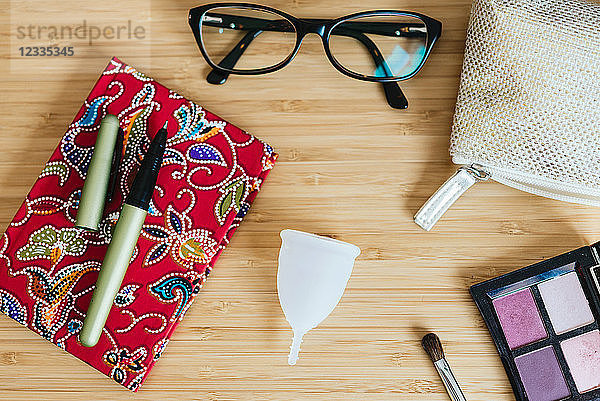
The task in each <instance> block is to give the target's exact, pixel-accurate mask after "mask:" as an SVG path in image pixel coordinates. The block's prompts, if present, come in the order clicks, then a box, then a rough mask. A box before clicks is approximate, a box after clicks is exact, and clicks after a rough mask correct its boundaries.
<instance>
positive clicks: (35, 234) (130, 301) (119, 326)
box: [0, 59, 277, 391]
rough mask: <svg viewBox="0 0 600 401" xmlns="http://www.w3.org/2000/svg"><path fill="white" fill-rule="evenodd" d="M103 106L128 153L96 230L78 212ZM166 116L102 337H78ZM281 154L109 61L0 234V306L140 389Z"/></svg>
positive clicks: (77, 355) (126, 385) (114, 375)
mask: <svg viewBox="0 0 600 401" xmlns="http://www.w3.org/2000/svg"><path fill="white" fill-rule="evenodd" d="M107 113H110V114H114V115H117V116H118V118H119V122H120V126H121V128H123V131H124V132H125V140H124V142H125V143H124V147H123V153H122V155H123V162H122V164H121V167H120V171H119V176H120V179H119V181H118V186H117V187H118V188H117V194H116V195H115V196H114V199H113V200H112V202H111V203H110V204H108V205H107V207H106V211H105V217H104V219H103V220H102V222H101V223H100V227H99V228H100V229H99V231H98V232H95V233H92V232H86V231H82V230H79V229H77V228H75V227H74V222H75V216H76V214H77V208H78V206H79V200H80V197H81V188H82V187H83V183H84V180H85V176H86V174H87V169H88V166H89V162H90V159H91V156H92V154H93V147H94V143H95V140H96V135H97V133H98V129H99V125H100V121H101V120H102V118H103V117H104V116H105V115H106V114H107ZM165 120H168V122H169V125H168V126H169V128H168V131H169V139H168V148H167V151H166V154H165V159H164V162H163V168H162V169H161V171H160V174H159V177H158V182H157V186H156V190H155V192H154V196H153V199H152V202H151V206H150V210H149V213H148V216H147V218H146V221H145V223H144V226H143V230H142V233H141V235H140V238H139V240H138V243H137V246H136V249H135V251H134V254H133V257H132V261H131V265H130V266H129V269H128V271H127V274H126V276H125V280H124V281H123V285H122V287H121V290H120V291H119V293H118V294H117V297H116V299H115V302H114V305H113V308H112V310H111V312H110V315H109V317H108V321H107V325H106V327H105V329H104V331H103V334H102V336H101V338H100V342H99V343H98V345H97V346H95V347H93V348H85V347H83V346H82V345H81V344H80V343H79V342H78V341H77V336H78V333H79V331H80V330H81V326H82V324H83V320H84V318H85V313H86V311H87V308H88V305H89V302H90V299H91V295H92V291H93V288H94V283H95V281H96V278H97V275H98V271H99V269H100V266H101V264H102V259H103V257H104V254H105V252H106V247H107V245H108V244H109V243H110V238H111V235H112V230H113V228H114V225H115V224H116V221H117V219H118V217H119V211H120V207H121V204H122V202H123V200H124V199H125V197H126V195H127V192H128V188H129V186H130V184H131V180H132V179H133V177H134V176H135V172H136V171H137V169H138V167H139V166H140V162H141V160H142V159H143V156H144V154H145V152H146V149H147V147H148V145H149V143H150V140H151V137H152V136H153V135H154V133H156V132H157V131H158V129H159V128H160V127H162V126H163V124H164V122H165ZM276 158H277V155H276V154H275V153H274V152H273V149H272V148H271V147H270V146H269V145H267V144H265V143H263V142H261V141H260V140H258V139H257V138H255V137H253V136H251V135H250V134H248V133H246V132H244V131H242V130H240V129H239V128H237V127H235V126H233V125H231V124H228V123H227V122H225V121H223V120H221V119H220V118H218V117H217V116H215V115H213V114H211V113H210V112H208V111H206V110H204V109H203V108H202V107H200V106H198V105H197V104H195V103H192V102H190V101H188V100H187V99H185V98H184V97H182V96H180V95H178V94H176V93H174V92H172V91H169V90H168V89H166V88H165V87H163V86H161V85H160V84H158V83H157V82H155V81H154V80H152V79H151V78H149V77H147V76H146V75H144V74H142V73H140V72H138V71H136V70H135V69H133V68H132V67H130V66H128V65H126V64H124V63H122V62H121V61H119V60H118V59H113V60H111V62H110V63H109V65H108V67H107V68H106V69H105V71H104V72H103V74H102V76H101V78H100V80H99V81H98V82H97V84H96V86H95V87H94V88H93V90H92V92H91V94H90V95H89V97H88V99H87V100H86V102H85V104H84V105H83V107H82V108H81V110H80V111H79V113H78V114H77V116H76V117H75V119H74V121H73V123H72V124H71V125H70V126H69V127H68V130H67V133H66V134H65V136H64V137H63V139H62V141H61V143H60V144H59V146H58V148H57V149H56V151H55V152H54V154H53V155H52V157H51V158H50V160H49V161H48V163H47V164H46V166H45V167H44V169H43V170H42V173H41V174H40V177H39V179H38V180H37V182H36V183H35V185H34V186H33V188H32V189H31V192H30V193H29V195H28V196H27V198H26V199H25V201H24V202H23V204H22V206H21V208H20V209H19V210H18V212H17V214H16V216H15V217H14V220H13V221H12V223H11V224H10V226H9V228H8V229H7V231H6V232H5V233H4V235H3V236H2V238H1V239H0V301H1V302H0V311H1V312H3V313H4V314H6V315H7V316H9V317H10V318H12V319H14V320H15V321H17V322H18V323H20V324H22V325H25V326H27V327H28V328H29V329H31V330H32V331H34V332H36V333H38V334H39V335H40V336H42V337H43V338H45V339H47V340H48V341H51V342H53V343H54V344H56V345H57V346H59V347H61V348H63V349H64V350H66V351H67V352H70V353H71V354H73V355H74V356H76V357H78V358H80V359H81V360H83V361H85V362H87V363H88V364H90V365H91V366H93V367H94V368H96V369H98V370H99V371H100V372H102V373H104V374H105V375H107V376H109V377H110V378H112V379H113V380H115V381H116V382H117V383H119V384H121V385H123V386H125V387H127V388H129V389H130V390H133V391H136V390H137V389H138V388H139V386H140V385H141V384H142V382H143V381H144V379H145V378H146V376H147V375H148V372H149V371H150V369H151V368H152V366H153V365H154V363H156V361H157V360H158V358H159V357H160V356H161V355H162V353H163V351H164V349H165V347H166V345H167V343H168V342H169V337H170V336H171V334H172V333H173V330H174V328H175V326H176V325H177V324H178V323H179V322H180V321H181V319H182V318H183V316H184V315H185V312H186V311H187V310H188V309H189V307H190V305H191V304H192V301H193V300H194V298H195V297H196V296H197V295H198V293H199V292H200V290H201V288H202V285H203V283H204V281H205V280H206V277H207V276H208V274H209V273H210V271H211V269H212V267H213V266H214V264H215V261H216V259H217V257H218V256H219V255H220V253H221V252H222V251H223V249H224V248H225V247H226V246H227V244H228V243H229V240H230V239H231V236H232V235H233V233H234V231H235V230H236V228H237V227H238V226H239V224H240V222H241V220H242V218H243V217H244V216H245V215H246V213H247V212H248V209H249V208H250V204H251V203H252V202H253V200H254V199H255V197H256V195H257V192H258V190H259V189H260V187H261V185H262V183H263V181H264V179H265V178H266V176H267V174H268V173H269V171H270V170H271V168H272V167H273V165H274V163H275V160H276ZM40 363H43V361H40Z"/></svg>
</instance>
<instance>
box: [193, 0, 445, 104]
mask: <svg viewBox="0 0 600 401" xmlns="http://www.w3.org/2000/svg"><path fill="white" fill-rule="evenodd" d="M189 23H190V26H191V28H192V31H193V32H194V36H195V37H196V42H197V43H198V47H199V48H200V51H201V52H202V55H203V56H204V58H205V59H206V61H207V63H208V64H209V65H210V66H211V67H212V69H213V70H212V71H211V73H210V74H209V75H208V77H207V81H208V82H209V83H211V84H216V85H220V84H223V83H225V82H226V81H227V78H228V77H229V75H230V74H239V75H259V74H266V73H269V72H273V71H277V70H279V69H281V68H283V67H285V66H287V65H288V64H289V63H290V62H291V61H292V59H293V58H294V57H295V56H296V54H297V53H298V50H299V49H300V45H301V44H302V40H303V39H304V37H305V36H306V35H307V34H309V33H316V34H317V35H319V36H320V37H321V40H322V42H323V46H324V48H325V53H326V55H327V58H328V59H329V61H330V62H331V64H333V66H334V67H335V68H336V69H337V70H338V71H340V72H341V73H342V74H344V75H347V76H349V77H351V78H356V79H360V80H362V81H370V82H380V83H382V85H383V88H384V91H385V94H386V98H387V101H388V103H389V104H390V106H391V107H393V108H396V109H405V108H407V107H408V101H407V99H406V97H405V96H404V94H403V93H402V90H401V89H400V87H399V86H398V84H397V81H404V80H407V79H409V78H412V77H413V76H415V75H416V74H417V73H418V72H419V70H420V69H421V68H422V67H423V65H424V64H425V62H426V60H427V58H428V56H429V54H430V53H431V49H432V48H433V45H434V44H435V42H436V41H437V39H438V38H439V37H440V35H441V33H442V23H441V22H439V21H436V20H435V19H433V18H430V17H427V16H426V15H422V14H418V13H413V12H408V11H388V10H380V11H365V12H361V13H356V14H351V15H348V16H345V17H341V18H337V19H313V18H295V17H293V16H291V15H289V14H286V13H284V12H282V11H279V10H276V9H274V8H271V7H266V6H261V5H256V4H248V3H215V4H207V5H204V6H200V7H196V8H193V9H191V10H190V14H189ZM242 56H243V57H242Z"/></svg>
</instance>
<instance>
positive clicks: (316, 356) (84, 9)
mask: <svg viewBox="0 0 600 401" xmlns="http://www.w3.org/2000/svg"><path fill="white" fill-rule="evenodd" d="M264 3H265V4H268V5H271V6H273V7H277V8H281V9H283V10H286V11H288V12H289V13H292V14H294V15H297V16H305V17H310V16H312V17H337V16H340V15H344V14H348V13H352V12H356V11H360V10H364V9H375V8H390V9H406V10H413V11H419V12H422V13H425V14H428V15H431V16H432V17H435V18H438V19H440V20H441V21H443V23H444V32H443V35H442V39H441V40H440V42H439V44H438V46H437V47H436V49H435V50H434V52H433V54H432V56H431V58H430V61H429V62H428V63H427V65H426V66H425V68H424V69H423V71H422V72H421V73H420V74H419V75H418V76H417V77H416V78H414V79H412V80H410V81H408V82H405V83H402V88H403V89H404V90H405V92H406V95H407V97H408V99H409V101H410V108H409V109H408V110H406V111H398V110H393V109H391V108H389V107H388V106H387V103H386V102H385V98H384V95H383V92H382V90H381V88H380V87H379V85H377V84H369V83H365V82H359V81H355V80H352V79H349V78H347V77H345V76H342V75H341V74H339V73H338V72H337V71H335V70H334V69H333V68H332V67H331V66H330V65H329V63H328V62H327V60H326V58H325V55H324V52H323V50H322V46H321V43H320V40H318V38H317V37H316V36H314V35H313V36H311V37H308V38H307V40H306V41H305V43H304V45H303V46H302V48H301V51H300V54H299V55H298V56H297V58H296V59H295V60H294V62H293V63H292V64H291V65H290V66H289V67H287V68H286V69H284V70H281V71H279V72H277V73H274V74H271V75H269V76H261V77H240V76H236V77H232V78H231V79H230V80H229V81H228V82H227V84H226V85H224V86H221V87H215V86H211V85H209V84H208V83H206V81H205V80H204V77H205V76H206V74H207V72H208V68H207V66H206V64H205V62H204V60H203V59H202V58H201V57H200V55H199V51H198V49H197V47H196V44H195V42H194V39H193V36H192V34H191V32H190V30H189V28H188V26H187V10H188V9H189V8H191V7H193V6H196V5H198V4H197V3H196V2H195V1H190V0H143V1H137V0H132V1H128V2H119V1H116V0H104V1H102V2H89V3H88V2H75V1H63V2H53V1H33V0H29V1H16V0H15V1H12V2H10V1H6V0H2V1H0V36H1V39H2V40H1V41H0V42H1V44H0V46H2V48H1V52H2V53H1V61H0V83H1V85H2V95H1V96H0V149H1V151H0V188H1V189H2V190H1V191H0V226H1V227H0V228H1V229H2V230H4V228H6V226H7V224H8V223H9V221H10V220H11V219H12V216H13V213H14V212H15V211H16V210H17V208H18V206H19V205H20V203H21V201H22V199H23V197H24V196H25V195H26V194H27V192H28V191H29V188H30V187H31V185H32V183H33V182H34V181H35V179H36V177H37V175H38V174H39V172H40V170H41V168H42V166H43V164H44V162H45V161H46V160H47V158H48V157H49V155H50V153H51V151H52V150H53V149H54V148H55V147H56V145H57V143H58V141H59V138H60V137H61V135H62V134H63V133H64V131H65V127H66V126H67V125H68V124H69V122H70V121H71V119H72V118H73V116H74V114H75V113H76V111H77V110H78V108H79V107H80V105H81V102H82V100H83V99H84V98H85V97H86V96H87V94H88V92H89V90H90V88H91V87H92V86H93V83H94V82H95V80H96V79H97V77H98V75H99V73H100V71H101V70H102V69H103V68H104V66H105V65H106V63H107V62H108V59H109V57H110V56H112V55H115V56H119V57H121V58H122V59H123V60H124V61H125V62H127V63H130V64H132V65H134V66H136V67H137V68H138V69H140V70H141V71H145V72H147V73H149V74H150V75H151V76H153V77H154V78H156V79H157V80H158V81H160V82H161V83H163V84H164V85H166V86H168V87H171V88H172V89H174V90H176V91H179V92H180V93H182V94H184V95H186V96H188V97H190V98H191V99H194V100H196V101H198V102H199V103H200V104H202V105H204V106H205V107H206V108H207V109H209V110H211V111H212V112H214V113H216V114H218V115H220V116H222V117H223V118H225V119H227V120H229V121H231V122H232V123H234V124H237V125H239V126H240V127H243V128H244V129H247V130H248V131H250V132H252V133H254V134H256V135H258V136H259V137H261V138H262V139H264V140H266V141H268V142H269V143H270V144H272V145H273V146H274V147H275V149H276V150H277V151H278V152H279V153H280V154H281V158H280V159H279V162H278V164H277V166H276V167H275V169H274V170H273V172H272V174H271V176H270V177H269V179H268V180H267V182H266V184H265V185H264V189H263V191H262V192H261V194H260V195H259V197H258V199H257V201H256V203H255V205H254V207H253V209H252V211H251V213H250V214H249V215H248V217H247V219H246V221H245V222H244V224H243V225H242V227H241V228H240V229H239V231H238V232H237V233H236V235H235V237H234V239H233V241H232V242H231V244H230V246H229V248H228V249H227V251H226V252H225V253H224V254H223V255H222V257H221V259H220V260H219V262H218V263H217V265H216V268H215V269H214V272H213V275H212V276H211V278H210V280H209V281H208V282H207V284H206V286H205V287H204V289H203V291H202V294H201V295H200V296H199V297H198V298H197V301H196V302H195V304H194V305H193V306H192V308H191V309H190V311H189V312H188V315H187V316H186V318H185V320H184V321H183V322H182V324H181V325H180V326H179V328H178V330H177V331H176V333H175V335H174V336H173V338H172V341H171V343H170V344H169V346H168V348H167V351H166V352H165V354H164V356H163V358H162V359H161V361H160V362H159V363H158V364H157V366H156V367H155V368H154V369H153V371H152V373H151V375H150V377H149V379H148V380H147V382H146V383H145V385H144V387H143V388H142V390H141V391H140V392H139V393H138V394H137V395H136V396H134V395H133V394H130V393H129V392H128V391H126V390H123V389H121V388H120V387H119V386H118V385H116V384H114V383H112V382H111V381H110V380H109V379H107V378H106V377H104V376H102V375H100V374H98V373H97V372H96V371H95V370H93V369H92V368H90V367H88V366H87V365H86V364H84V363H82V362H80V361H79V360H77V359H75V358H73V357H71V356H70V355H68V354H66V353H65V352H63V351H61V350H60V349H58V348H56V347H55V346H53V345H52V344H50V343H47V342H46V341H44V340H42V339H41V338H40V337H38V336H37V335H35V334H33V333H31V332H30V331H28V330H25V329H23V328H22V327H20V326H18V325H17V324H15V323H13V322H12V321H11V320H10V319H8V318H6V317H4V316H2V317H1V318H0V398H1V399H10V400H31V399H44V400H50V399H60V400H66V399H73V400H82V399H117V398H118V399H137V400H146V399H148V400H150V399H166V400H170V399H177V400H183V399H198V400H215V401H216V400H219V401H220V400H313V399H314V400H366V399H368V400H415V401H418V400H447V395H446V394H445V392H444V389H443V387H442V384H441V382H440V380H439V378H438V376H437V375H436V373H435V371H434V369H433V365H432V363H431V362H430V361H429V359H428V357H427V355H426V354H425V352H423V350H422V349H421V346H420V339H421V337H422V336H423V335H424V334H425V333H426V332H428V331H435V332H436V333H438V335H439V336H440V337H441V339H442V341H443V343H444V346H445V350H446V355H447V358H448V360H449V361H450V364H451V365H452V367H453V369H454V372H455V375H456V376H457V378H458V380H459V381H460V383H461V385H462V387H463V389H464V391H465V393H466V394H467V398H468V399H469V400H472V401H476V400H481V401H489V400H500V401H502V400H511V399H513V395H512V392H511V389H510V386H509V383H508V380H507V378H506V376H505V373H504V371H503V369H502V366H501V363H500V360H499V358H498V357H497V354H496V351H495V348H494V346H493V344H492V342H491V339H490V337H489V335H488V333H487V330H486V329H485V326H484V323H483V321H482V319H481V318H480V316H479V313H478V311H477V309H476V307H475V304H474V303H473V302H472V301H471V299H470V296H469V293H468V287H469V286H470V285H471V284H474V283H476V282H479V281H481V280H484V279H488V278H491V277H494V276H496V275H499V274H501V273H505V272H508V271H511V270H514V269H516V268H518V267H521V266H524V265H527V264H530V263H533V262H536V261H538V260H540V259H543V258H547V257H551V256H553V255H556V254H559V253H562V252H565V251H568V250H570V249H573V248H576V247H579V246H582V245H586V244H589V243H591V242H594V241H595V240H598V238H599V236H600V234H599V231H600V213H598V209H594V208H591V207H584V206H577V205H571V204H565V203H560V202H557V201H552V200H548V199H543V198H540V197H536V196H533V195H529V194H526V193H522V192H519V191H516V190H514V189H510V188H507V187H504V186H501V185H499V184H496V183H492V182H489V183H484V184H480V185H478V186H477V187H475V188H474V189H472V190H471V191H469V192H468V193H467V194H466V195H465V196H464V197H463V198H461V199H460V200H459V201H458V202H457V203H456V205H455V206H454V207H453V208H452V209H451V210H450V211H449V212H448V213H447V215H446V216H445V217H444V219H443V220H442V221H441V222H440V223H439V225H438V226H437V227H436V228H435V230H434V231H433V232H431V233H425V232H423V231H421V230H420V229H419V228H418V227H417V226H416V225H415V224H414V223H413V221H412V215H413V214H414V213H415V212H416V211H417V210H418V208H419V207H420V205H421V204H422V203H423V202H424V201H425V199H426V198H427V197H428V196H429V195H430V194H432V193H433V192H434V191H435V189H436V188H437V187H438V186H439V185H440V184H441V183H442V182H443V181H444V180H445V179H446V178H447V177H448V176H449V175H450V174H451V173H452V172H453V171H454V169H455V166H453V165H452V164H451V162H450V160H449V156H448V140H449V132H450V125H451V119H452V113H453V107H454V103H455V98H456V94H457V89H458V81H459V74H460V69H461V64H462V53H463V47H464V39H465V30H466V25H467V21H468V14H469V10H470V1H469V0H400V1H397V0H394V1H391V0H381V1H365V0H327V1H317V0H294V1H277V0H268V1H266V0H265V1H264ZM124 4H126V5H124ZM119 7H120V8H119ZM123 7H125V9H124V10H123V11H119V12H115V11H114V10H120V9H123ZM40 10H43V12H42V11H40ZM24 17H26V18H27V19H29V20H31V21H32V23H45V22H44V21H45V20H47V19H48V18H52V20H53V21H61V23H67V24H77V23H80V22H81V21H82V20H83V19H86V20H87V21H88V23H93V24H97V25H103V24H117V23H122V22H125V23H126V22H127V20H132V21H134V22H136V23H139V24H141V25H143V26H144V27H145V29H146V38H145V39H144V40H143V41H131V40H112V41H108V40H104V41H103V40H99V41H97V42H95V43H93V44H92V45H89V44H86V43H80V42H77V43H76V44H75V52H76V54H75V56H74V57H71V58H55V59H43V58H29V59H25V60H24V59H23V58H21V57H19V55H18V54H17V50H16V49H17V48H18V47H19V44H20V42H19V41H18V39H17V38H16V37H15V35H16V32H15V29H16V24H20V23H21V22H20V21H21V20H22V19H23V18H24ZM55 23H58V22H55ZM38 42H39V44H40V45H42V44H43V43H45V42H44V41H42V40H39V41H38ZM284 228H295V229H299V230H305V231H310V232H315V233H319V234H325V235H331V236H333V237H335V238H338V239H341V240H344V241H349V242H351V243H354V244H356V245H358V246H359V247H360V248H361V249H362V250H363V253H362V255H361V256H360V257H359V258H358V260H357V262H356V265H355V269H354V274H353V275H352V278H351V279H350V282H349V284H348V288H347V290H346V293H345V295H344V297H343V298H342V301H341V302H340V304H339V306H338V307H337V308H336V309H335V311H334V312H333V313H332V315H331V316H330V317H329V318H327V319H326V320H325V321H324V322H323V323H322V324H321V325H320V326H319V327H318V328H317V329H315V330H313V331H311V332H310V333H309V334H307V335H306V337H305V342H304V344H303V348H302V352H301V356H300V360H299V363H298V365H297V366H294V367H290V366H287V358H286V355H287V352H288V350H289V345H290V341H291V331H290V330H289V327H288V325H287V322H286V321H285V319H284V317H283V314H282V312H281V309H280V307H279V303H278V299H277V292H276V283H275V277H276V269H277V255H278V251H279V245H280V239H279V236H278V233H279V231H280V230H282V229H284Z"/></svg>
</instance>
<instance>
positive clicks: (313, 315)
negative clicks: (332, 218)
mask: <svg viewBox="0 0 600 401" xmlns="http://www.w3.org/2000/svg"><path fill="white" fill-rule="evenodd" d="M281 239H282V243H281V250H280V251H279V269H278V271H277V291H278V292H279V303H280V304H281V309H283V313H284V314H285V318H286V319H287V321H288V323H289V324H290V326H292V330H293V332H294V339H293V341H292V346H291V350H290V355H289V357H288V363H289V364H290V365H295V364H296V361H297V360H298V353H299V352H300V344H301V343H302V337H303V336H304V334H306V333H307V332H308V331H309V330H311V329H313V328H314V327H316V326H317V325H318V324H319V323H321V322H322V321H323V320H324V319H325V318H326V317H327V316H329V314H330V313H331V312H332V311H333V309H334V308H335V306H336V305H337V304H338V302H340V299H341V298H342V294H343V293H344V290H345V289H346V284H347V283H348V279H349V278H350V274H351V273H352V267H353V266H354V260H355V259H356V257H357V256H358V255H359V254H360V249H359V248H358V247H357V246H354V245H352V244H348V243H346V242H342V241H338V240H334V239H331V238H326V237H320V236H318V235H314V234H308V233H304V232H301V231H295V230H283V231H282V232H281Z"/></svg>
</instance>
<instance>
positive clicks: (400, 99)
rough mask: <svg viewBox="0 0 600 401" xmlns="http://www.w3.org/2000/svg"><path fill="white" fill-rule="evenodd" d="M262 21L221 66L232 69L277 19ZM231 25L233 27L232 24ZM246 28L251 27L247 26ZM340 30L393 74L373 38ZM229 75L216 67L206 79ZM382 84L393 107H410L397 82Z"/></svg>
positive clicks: (215, 81) (219, 81)
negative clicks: (358, 43)
mask: <svg viewBox="0 0 600 401" xmlns="http://www.w3.org/2000/svg"><path fill="white" fill-rule="evenodd" d="M241 18H244V19H248V17H241ZM251 19H252V20H256V21H253V22H258V21H260V19H259V18H251ZM262 21H263V27H264V28H266V29H262V30H261V29H252V30H250V31H249V32H248V33H247V34H246V35H245V36H244V37H243V38H242V39H241V40H240V41H239V42H238V43H237V45H236V46H235V47H234V48H233V49H232V50H231V51H230V52H229V53H228V54H227V56H225V57H224V58H223V60H221V62H219V66H220V67H222V68H227V69H232V68H233V67H234V66H235V64H236V63H237V62H238V60H239V59H240V57H241V56H242V55H243V54H244V51H245V50H246V48H247V47H248V45H249V44H250V43H251V42H252V40H254V39H255V38H256V37H257V36H258V35H260V34H261V33H262V32H263V31H264V30H270V29H268V28H267V27H266V25H270V26H269V28H272V26H273V25H274V24H271V23H273V22H276V21H266V20H262ZM264 22H268V23H269V24H264ZM231 23H232V22H231ZM234 26H235V28H238V27H239V28H238V29H243V28H244V25H241V24H240V25H234ZM229 27H231V25H230V26H229ZM235 28H234V29H235ZM245 28H246V29H249V28H248V27H247V26H246V27H245ZM338 31H339V33H338V34H340V35H344V36H348V37H352V38H354V39H356V40H358V41H359V42H361V43H362V44H363V45H364V46H365V47H366V48H367V50H368V51H369V53H370V54H371V57H372V58H373V61H374V62H375V65H376V66H377V68H381V69H382V70H383V72H384V73H385V75H386V76H389V77H391V76H393V74H392V72H391V70H390V68H389V66H388V65H387V63H386V61H385V59H384V58H383V57H382V55H381V52H380V51H379V49H378V48H377V45H375V43H374V42H373V41H372V40H371V39H369V37H368V36H366V35H364V34H363V33H361V32H353V30H346V29H343V30H341V29H340V30H338ZM228 77H229V73H228V72H224V71H218V70H216V69H213V70H212V71H211V72H210V73H209V74H208V76H207V77H206V80H207V81H208V82H209V83H211V84H214V85H221V84H224V83H225V82H226V81H227V78H228ZM381 84H382V85H383V90H384V92H385V96H386V99H387V102H388V104H389V105H390V106H391V107H393V108H395V109H406V108H407V107H408V100H407V99H406V96H405V95H404V93H403V92H402V89H400V86H399V85H398V84H397V83H396V82H382V83H381Z"/></svg>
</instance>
